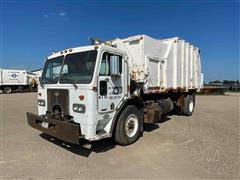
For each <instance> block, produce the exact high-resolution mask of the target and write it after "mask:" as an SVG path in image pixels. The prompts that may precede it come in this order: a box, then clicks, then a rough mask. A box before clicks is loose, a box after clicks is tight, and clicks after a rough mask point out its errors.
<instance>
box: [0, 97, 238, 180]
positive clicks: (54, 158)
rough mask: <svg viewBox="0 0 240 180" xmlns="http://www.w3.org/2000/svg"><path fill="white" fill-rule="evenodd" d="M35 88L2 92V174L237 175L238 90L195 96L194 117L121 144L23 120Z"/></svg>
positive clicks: (31, 176)
mask: <svg viewBox="0 0 240 180" xmlns="http://www.w3.org/2000/svg"><path fill="white" fill-rule="evenodd" d="M36 98H37V97H36V93H24V94H19V93H15V94H9V95H5V94H0V103H1V107H0V112H1V116H0V120H1V124H0V127H1V159H0V165H1V172H0V173H1V174H0V175H1V177H2V179H7V178H9V179H13V178H14V179H15V178H18V179H53V178H57V179H71V178H72V179H82V178H94V179H95V178H104V179H105V178H111V179H112V178H124V179H125V178H129V179H132V178H142V179H146V178H171V179H177V178H178V179H185V178H191V179H193V178H194V179H196V178H198V179H199V178H225V179H239V178H240V175H239V172H240V169H239V112H240V107H239V102H240V101H239V100H240V95H239V94H231V95H228V96H199V97H197V105H196V109H195V112H194V115H193V116H192V117H184V116H176V115H173V116H169V117H168V118H167V119H166V121H164V122H160V123H158V124H157V125H148V126H145V132H144V135H143V137H142V138H140V139H139V141H138V142H136V143H135V144H133V145H130V146H127V147H121V146H118V145H115V144H114V143H112V142H111V140H109V139H106V140H102V141H97V142H92V143H86V142H83V143H82V145H80V146H77V145H68V144H64V143H62V142H61V141H59V140H55V139H53V138H51V137H49V136H47V135H44V134H41V132H40V131H37V130H35V129H32V128H31V127H29V126H28V125H27V121H26V115H25V113H26V111H30V112H36V111H37V107H36Z"/></svg>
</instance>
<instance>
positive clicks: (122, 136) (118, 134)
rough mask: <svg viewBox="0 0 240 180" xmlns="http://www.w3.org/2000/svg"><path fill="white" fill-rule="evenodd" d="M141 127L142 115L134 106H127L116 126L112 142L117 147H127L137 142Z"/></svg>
mask: <svg viewBox="0 0 240 180" xmlns="http://www.w3.org/2000/svg"><path fill="white" fill-rule="evenodd" d="M142 126H143V118H142V113H141V112H140V110H138V109H137V108H136V107H135V106H133V105H129V106H127V107H126V108H125V109H124V110H123V112H122V113H121V115H120V116H119V119H118V121H117V124H116V128H115V131H114V136H113V137H114V141H115V142H116V143H117V144H119V145H123V146H125V145H129V144H132V143H134V142H135V141H137V140H138V138H139V137H140V135H141V133H142V132H141V131H142V129H143V128H142Z"/></svg>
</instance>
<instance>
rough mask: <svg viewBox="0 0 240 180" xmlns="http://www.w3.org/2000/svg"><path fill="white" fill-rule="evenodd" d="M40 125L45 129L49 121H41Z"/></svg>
mask: <svg viewBox="0 0 240 180" xmlns="http://www.w3.org/2000/svg"><path fill="white" fill-rule="evenodd" d="M41 125H42V127H43V128H46V129H47V128H48V126H49V123H47V122H42V124H41Z"/></svg>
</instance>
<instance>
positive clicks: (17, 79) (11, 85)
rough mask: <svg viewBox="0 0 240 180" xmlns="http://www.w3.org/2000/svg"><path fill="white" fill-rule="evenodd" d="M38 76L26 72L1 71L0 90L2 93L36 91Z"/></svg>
mask: <svg viewBox="0 0 240 180" xmlns="http://www.w3.org/2000/svg"><path fill="white" fill-rule="evenodd" d="M38 83H39V76H38V75H36V74H35V73H32V72H28V71H26V70H16V69H1V68H0V90H2V92H3V93H7V94H9V93H12V92H14V91H16V90H26V89H27V90H28V91H32V90H34V89H37V85H38Z"/></svg>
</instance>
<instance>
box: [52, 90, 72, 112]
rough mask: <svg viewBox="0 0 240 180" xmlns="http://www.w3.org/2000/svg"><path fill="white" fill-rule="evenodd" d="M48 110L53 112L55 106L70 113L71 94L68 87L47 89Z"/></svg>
mask: <svg viewBox="0 0 240 180" xmlns="http://www.w3.org/2000/svg"><path fill="white" fill-rule="evenodd" d="M47 98H48V99H47V102H48V103H47V104H48V111H50V112H53V110H54V108H55V107H58V108H59V107H60V108H61V112H62V113H64V114H66V115H68V114H69V95H68V90H66V89H48V90H47Z"/></svg>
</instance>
